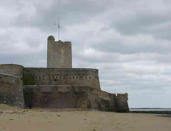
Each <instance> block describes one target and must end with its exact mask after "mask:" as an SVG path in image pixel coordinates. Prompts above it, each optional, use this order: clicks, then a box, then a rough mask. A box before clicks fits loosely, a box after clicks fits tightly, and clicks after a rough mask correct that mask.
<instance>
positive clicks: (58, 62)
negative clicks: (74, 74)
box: [47, 36, 72, 68]
mask: <svg viewBox="0 0 171 131" xmlns="http://www.w3.org/2000/svg"><path fill="white" fill-rule="evenodd" d="M47 41H48V42H47V68H72V47H71V42H68V41H66V42H63V41H61V40H59V41H55V38H54V37H53V36H49V37H48V40H47Z"/></svg>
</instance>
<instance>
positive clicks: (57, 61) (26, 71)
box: [0, 36, 129, 112]
mask: <svg viewBox="0 0 171 131" xmlns="http://www.w3.org/2000/svg"><path fill="white" fill-rule="evenodd" d="M47 45H48V50H47V68H34V67H31V68H28V67H23V66H21V65H15V64H3V65H0V103H4V104H9V105H12V106H18V107H22V108H34V107H41V108H75V109H83V110H86V109H97V110H110V111H122V112H127V111H129V108H128V94H127V93H125V94H110V93H107V92H105V91H102V90H101V88H100V82H99V75H98V70H97V69H90V68H72V44H71V42H63V41H55V39H54V37H53V36H49V37H48V40H47Z"/></svg>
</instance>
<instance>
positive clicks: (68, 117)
mask: <svg viewBox="0 0 171 131" xmlns="http://www.w3.org/2000/svg"><path fill="white" fill-rule="evenodd" d="M114 130H115V131H170V130H171V117H165V116H162V115H156V114H139V113H138V114H136V113H113V112H101V111H57V110H45V109H31V110H30V109H18V108H13V107H9V106H6V105H0V131H114Z"/></svg>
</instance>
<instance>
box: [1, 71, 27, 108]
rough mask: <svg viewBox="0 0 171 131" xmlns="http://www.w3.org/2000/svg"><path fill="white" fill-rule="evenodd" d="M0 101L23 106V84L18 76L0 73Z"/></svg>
mask: <svg viewBox="0 0 171 131" xmlns="http://www.w3.org/2000/svg"><path fill="white" fill-rule="evenodd" d="M0 103H1V104H8V105H12V106H18V107H22V108H23V107H24V97H23V84H22V80H21V78H20V77H18V76H12V75H4V74H0Z"/></svg>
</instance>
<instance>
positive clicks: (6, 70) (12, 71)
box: [0, 64, 24, 77]
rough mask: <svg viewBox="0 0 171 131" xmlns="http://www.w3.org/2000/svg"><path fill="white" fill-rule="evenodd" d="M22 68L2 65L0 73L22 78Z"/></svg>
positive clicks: (13, 65)
mask: <svg viewBox="0 0 171 131" xmlns="http://www.w3.org/2000/svg"><path fill="white" fill-rule="evenodd" d="M23 68H24V67H23V66H21V65H15V64H2V65H0V73H1V74H7V75H14V76H19V77H22V75H23Z"/></svg>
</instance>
